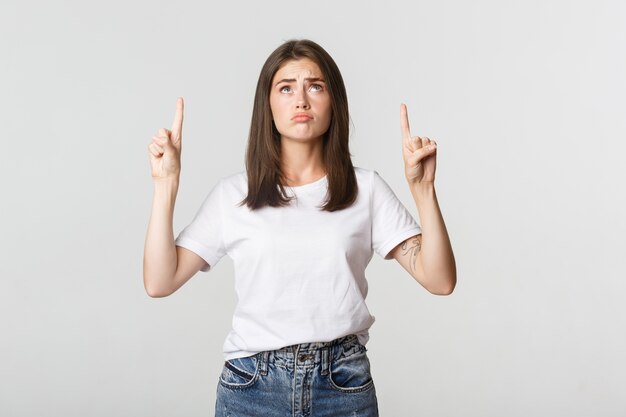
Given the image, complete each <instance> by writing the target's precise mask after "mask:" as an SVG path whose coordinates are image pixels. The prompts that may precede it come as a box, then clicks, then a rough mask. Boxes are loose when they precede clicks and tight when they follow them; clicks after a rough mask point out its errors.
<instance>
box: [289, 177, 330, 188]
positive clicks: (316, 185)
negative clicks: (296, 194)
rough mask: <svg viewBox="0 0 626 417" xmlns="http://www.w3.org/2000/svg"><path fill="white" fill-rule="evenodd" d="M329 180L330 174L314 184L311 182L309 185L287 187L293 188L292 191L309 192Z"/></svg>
mask: <svg viewBox="0 0 626 417" xmlns="http://www.w3.org/2000/svg"><path fill="white" fill-rule="evenodd" d="M327 179H328V174H326V175H324V176H323V177H322V178H320V179H318V180H315V181H313V182H310V183H308V184H303V185H296V186H293V185H288V186H287V187H289V188H291V189H292V190H295V191H301V190H307V189H309V188H315V187H318V186H321V185H323V184H324V183H326V181H327Z"/></svg>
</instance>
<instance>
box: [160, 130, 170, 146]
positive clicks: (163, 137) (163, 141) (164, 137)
mask: <svg viewBox="0 0 626 417" xmlns="http://www.w3.org/2000/svg"><path fill="white" fill-rule="evenodd" d="M159 139H160V143H159V145H161V146H163V147H166V148H171V147H172V146H173V145H172V132H171V131H170V130H169V129H165V128H164V127H162V128H160V129H159Z"/></svg>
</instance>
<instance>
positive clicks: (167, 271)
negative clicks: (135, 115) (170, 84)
mask: <svg viewBox="0 0 626 417" xmlns="http://www.w3.org/2000/svg"><path fill="white" fill-rule="evenodd" d="M183 106H184V103H183V99H182V98H179V99H178V100H177V101H176V116H175V117H174V124H173V125H172V130H171V131H170V130H167V129H164V128H161V129H159V134H158V135H157V136H153V138H152V143H151V144H150V145H149V146H148V149H149V156H150V164H151V166H152V178H153V180H154V198H153V200H152V214H151V215H150V222H149V224H148V232H147V234H146V241H145V247H144V255H143V284H144V287H145V289H146V292H147V293H148V295H149V296H151V297H165V296H168V295H170V294H172V293H173V292H174V291H176V290H177V289H178V288H180V287H181V286H182V285H183V284H184V283H185V282H187V281H188V280H189V278H191V277H192V276H194V275H195V274H196V272H198V271H199V270H200V268H202V267H203V266H204V265H206V262H205V261H204V259H202V258H201V257H200V256H198V255H196V254H195V253H193V252H191V251H190V250H187V249H184V248H181V247H177V246H176V244H175V240H174V231H173V226H172V224H173V219H174V206H175V204H176V194H177V193H178V182H179V178H180V153H181V144H182V125H183Z"/></svg>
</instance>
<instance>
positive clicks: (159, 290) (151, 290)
mask: <svg viewBox="0 0 626 417" xmlns="http://www.w3.org/2000/svg"><path fill="white" fill-rule="evenodd" d="M143 287H144V289H145V290H146V294H148V296H149V297H151V298H163V297H167V296H168V295H170V294H172V291H168V290H167V289H166V288H163V287H162V286H159V285H154V283H153V282H151V280H150V279H148V278H147V277H146V276H145V275H144V278H143Z"/></svg>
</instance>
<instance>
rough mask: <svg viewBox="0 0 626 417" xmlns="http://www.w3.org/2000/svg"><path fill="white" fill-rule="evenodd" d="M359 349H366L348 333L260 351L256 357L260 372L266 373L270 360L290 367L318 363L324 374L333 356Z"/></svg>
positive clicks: (343, 354)
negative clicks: (333, 338)
mask: <svg viewBox="0 0 626 417" xmlns="http://www.w3.org/2000/svg"><path fill="white" fill-rule="evenodd" d="M360 350H366V349H365V347H364V346H362V345H361V343H360V342H359V339H358V337H357V336H356V335H355V334H349V335H347V336H343V337H340V338H337V339H335V340H331V341H329V342H308V343H299V344H295V345H290V346H284V347H282V348H280V349H275V350H270V351H265V352H260V353H259V354H258V357H259V360H260V363H261V366H260V369H261V374H267V367H268V363H269V362H270V361H272V362H280V363H282V364H283V365H286V366H289V367H290V368H291V367H292V366H295V364H300V365H302V366H314V365H320V366H321V372H322V374H326V373H328V372H329V366H330V362H331V361H332V360H333V358H337V359H338V358H340V357H343V356H349V355H351V354H353V353H356V352H358V351H360Z"/></svg>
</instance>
